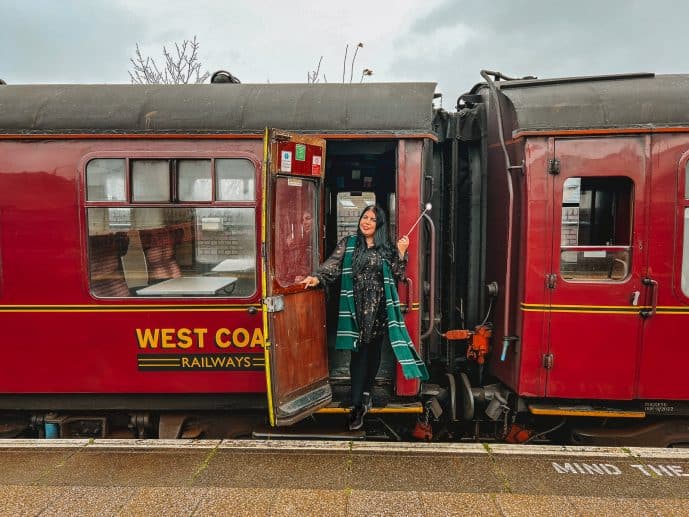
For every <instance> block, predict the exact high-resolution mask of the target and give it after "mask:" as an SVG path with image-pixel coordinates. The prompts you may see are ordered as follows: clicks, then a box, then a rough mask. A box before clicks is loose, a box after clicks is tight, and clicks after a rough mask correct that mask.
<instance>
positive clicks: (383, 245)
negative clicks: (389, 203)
mask: <svg viewBox="0 0 689 517" xmlns="http://www.w3.org/2000/svg"><path fill="white" fill-rule="evenodd" d="M369 210H370V211H372V212H373V213H374V214H375V216H376V231H375V233H374V234H373V247H374V248H375V249H377V250H378V251H380V252H381V254H382V255H383V258H385V259H387V260H390V258H391V255H392V252H393V249H392V245H391V244H390V237H389V236H388V219H387V217H385V212H384V211H383V209H382V208H381V207H379V206H378V205H368V206H367V207H365V208H364V209H363V210H362V211H361V214H360V215H359V220H358V221H357V226H356V237H357V239H356V248H355V249H354V257H352V267H353V269H355V270H357V269H359V267H360V266H361V260H362V258H363V253H362V252H363V251H365V250H366V248H368V245H367V244H366V237H364V234H363V233H361V228H359V224H361V218H362V217H364V214H365V213H366V212H368V211H369Z"/></svg>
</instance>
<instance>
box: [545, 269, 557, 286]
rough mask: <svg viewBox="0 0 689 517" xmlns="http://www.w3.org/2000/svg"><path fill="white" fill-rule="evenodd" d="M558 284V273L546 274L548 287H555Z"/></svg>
mask: <svg viewBox="0 0 689 517" xmlns="http://www.w3.org/2000/svg"><path fill="white" fill-rule="evenodd" d="M556 284H557V275H556V274H555V273H549V274H547V275H545V285H546V287H547V288H548V289H555V285H556Z"/></svg>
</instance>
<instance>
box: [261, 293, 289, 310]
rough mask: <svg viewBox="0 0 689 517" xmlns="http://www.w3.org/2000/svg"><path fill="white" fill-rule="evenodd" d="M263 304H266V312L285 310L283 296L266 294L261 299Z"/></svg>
mask: <svg viewBox="0 0 689 517" xmlns="http://www.w3.org/2000/svg"><path fill="white" fill-rule="evenodd" d="M263 304H264V305H265V306H266V312H280V311H284V310H285V297H284V296H282V295H279V296H268V297H266V298H264V299H263Z"/></svg>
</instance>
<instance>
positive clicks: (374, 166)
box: [323, 140, 397, 403]
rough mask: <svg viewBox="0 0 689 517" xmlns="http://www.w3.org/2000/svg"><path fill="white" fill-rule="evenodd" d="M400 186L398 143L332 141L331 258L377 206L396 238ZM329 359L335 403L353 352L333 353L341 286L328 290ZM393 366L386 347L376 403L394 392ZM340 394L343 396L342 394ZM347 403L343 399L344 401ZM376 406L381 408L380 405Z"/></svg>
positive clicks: (327, 213) (328, 173)
mask: <svg viewBox="0 0 689 517" xmlns="http://www.w3.org/2000/svg"><path fill="white" fill-rule="evenodd" d="M396 182H397V143H396V142H395V141H368V142H367V141H337V140H336V141H329V142H328V144H327V157H326V168H325V206H324V210H323V213H324V224H325V243H324V258H327V257H328V256H329V255H330V253H331V252H332V251H333V249H334V248H335V246H336V244H337V242H338V241H339V240H340V239H341V238H343V237H344V236H346V235H350V234H352V233H355V232H356V229H357V226H358V220H359V215H360V214H361V211H362V210H363V209H364V207H366V206H367V205H370V204H374V203H375V204H378V205H380V206H381V207H382V208H383V209H384V210H385V211H386V215H387V216H388V221H389V222H390V223H392V224H391V225H390V228H389V231H390V238H391V239H394V238H395V235H396V228H395V226H394V220H395V218H396V216H395V209H396V192H395V185H396ZM327 300H328V302H327V328H328V358H329V366H330V377H331V381H332V383H333V387H334V390H335V398H336V399H339V400H343V399H344V398H346V397H347V395H346V393H347V385H348V383H349V352H346V351H340V350H335V333H336V330H337V308H338V302H339V292H338V289H337V287H333V288H330V289H328V290H327ZM394 375H395V362H394V358H393V356H392V351H391V349H390V347H389V345H388V346H384V348H383V354H382V360H381V365H380V369H379V371H378V376H377V378H376V383H377V388H376V394H375V397H376V400H377V401H379V402H383V403H384V400H385V399H387V398H389V397H390V396H391V393H392V389H391V387H392V382H393V381H394ZM340 391H341V392H342V394H341V395H340V393H339V392H340ZM343 402H344V400H343ZM379 402H377V403H379Z"/></svg>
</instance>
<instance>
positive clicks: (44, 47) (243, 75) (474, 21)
mask: <svg viewBox="0 0 689 517" xmlns="http://www.w3.org/2000/svg"><path fill="white" fill-rule="evenodd" d="M688 21H689V2H687V1H686V0H653V1H648V0H576V1H567V0H522V1H519V0H490V1H486V2H476V1H469V0H423V1H419V0H394V1H387V0H348V1H346V2H333V1H322V2H314V1H313V0H310V1H303V0H280V1H272V0H263V1H259V0H246V1H245V0H195V1H190V0H185V1H178V0H165V1H161V0H145V1H144V0H60V1H58V0H16V1H15V0H0V78H2V79H4V80H5V81H7V82H8V83H10V84H19V83H128V82H129V76H128V74H127V71H128V69H129V68H130V65H129V58H130V57H133V56H134V50H135V45H136V43H139V44H140V45H141V48H142V50H143V51H144V54H145V55H150V56H152V57H157V58H158V59H159V60H160V61H162V60H161V59H160V54H161V52H160V51H161V49H162V46H163V45H168V46H170V45H173V44H174V42H176V41H177V42H181V41H183V40H184V39H191V38H193V36H195V35H196V36H197V38H198V41H199V42H200V44H201V48H200V57H201V60H202V63H203V65H204V68H205V69H207V70H209V71H211V72H213V71H215V70H218V69H226V70H229V71H230V72H232V73H233V74H235V75H236V76H238V77H239V78H240V79H241V80H242V82H244V83H257V82H266V81H270V82H273V83H275V82H306V78H307V72H308V71H310V70H313V69H314V68H315V66H316V65H317V63H318V60H319V58H320V57H321V56H323V64H322V66H321V71H322V72H323V73H324V74H325V77H326V78H327V81H328V82H341V81H342V72H343V58H344V51H345V45H346V44H349V48H350V53H349V56H350V57H351V55H352V50H353V47H354V46H355V45H356V44H357V43H358V42H362V43H363V44H364V47H363V48H362V49H360V50H359V55H358V56H357V60H356V63H355V71H354V74H353V76H354V79H353V80H354V82H358V81H359V80H360V78H361V70H362V69H363V68H365V67H367V68H371V69H373V70H374V75H373V76H372V77H371V78H367V79H366V81H369V82H370V81H381V82H382V81H435V82H437V83H439V87H438V89H439V91H441V92H442V93H443V94H444V99H445V101H444V104H445V105H446V106H447V107H451V106H452V105H453V104H454V100H455V99H456V98H457V96H458V95H459V94H461V93H463V92H465V91H467V90H468V89H469V88H470V87H471V86H472V85H473V84H474V83H476V82H478V81H479V80H480V79H481V78H480V76H479V71H480V70H481V69H482V68H487V69H491V70H499V71H501V72H503V73H505V74H507V75H513V76H523V75H535V76H538V77H558V76H570V75H591V74H610V73H625V72H639V71H644V72H646V71H648V72H656V73H685V72H689V64H688V62H689V58H688V57H687V56H686V54H687V52H686V49H687V48H689V31H687V30H686V25H687V22H688ZM350 73H351V72H350V61H349V60H348V63H347V69H346V74H345V75H346V78H345V79H346V81H349V78H350Z"/></svg>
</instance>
